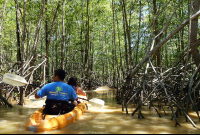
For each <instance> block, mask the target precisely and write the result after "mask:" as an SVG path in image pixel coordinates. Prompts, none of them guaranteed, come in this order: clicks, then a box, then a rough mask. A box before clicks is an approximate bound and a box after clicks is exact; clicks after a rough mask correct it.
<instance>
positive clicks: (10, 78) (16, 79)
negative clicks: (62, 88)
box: [3, 73, 104, 108]
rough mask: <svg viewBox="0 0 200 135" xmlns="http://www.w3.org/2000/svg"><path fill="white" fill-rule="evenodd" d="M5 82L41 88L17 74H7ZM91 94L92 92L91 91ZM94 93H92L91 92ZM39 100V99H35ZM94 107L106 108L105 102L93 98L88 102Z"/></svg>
mask: <svg viewBox="0 0 200 135" xmlns="http://www.w3.org/2000/svg"><path fill="white" fill-rule="evenodd" d="M3 82H5V83H7V84H10V85H13V86H24V85H33V86H36V87H40V86H37V85H34V84H29V83H28V82H27V81H26V80H25V79H24V78H23V77H21V76H19V75H15V74H11V73H5V74H4V76H3ZM97 91H98V92H100V91H101V92H102V90H94V92H97ZM89 92H90V91H89ZM91 92H92V91H91ZM80 99H83V100H87V99H84V98H80ZM34 100H37V99H34ZM87 101H88V102H89V103H90V104H91V105H92V106H96V107H100V108H101V107H103V106H104V101H103V100H101V99H97V98H93V99H90V100H87Z"/></svg>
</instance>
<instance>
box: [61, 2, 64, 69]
mask: <svg viewBox="0 0 200 135" xmlns="http://www.w3.org/2000/svg"><path fill="white" fill-rule="evenodd" d="M62 23H63V36H62V40H63V43H62V46H61V68H62V69H63V70H64V58H65V54H64V52H65V51H64V50H65V49H64V47H65V0H63V19H62Z"/></svg>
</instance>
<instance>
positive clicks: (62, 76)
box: [54, 69, 65, 80]
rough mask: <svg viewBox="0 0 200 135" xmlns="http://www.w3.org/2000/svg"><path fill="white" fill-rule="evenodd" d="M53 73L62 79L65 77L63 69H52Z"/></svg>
mask: <svg viewBox="0 0 200 135" xmlns="http://www.w3.org/2000/svg"><path fill="white" fill-rule="evenodd" d="M54 75H55V76H58V77H59V79H60V80H64V79H65V71H64V70H62V69H57V70H55V71H54Z"/></svg>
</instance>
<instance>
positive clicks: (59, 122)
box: [26, 101, 87, 132]
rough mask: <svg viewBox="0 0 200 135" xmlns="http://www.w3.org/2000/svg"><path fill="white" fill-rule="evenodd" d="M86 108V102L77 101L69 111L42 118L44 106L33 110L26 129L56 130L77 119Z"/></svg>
mask: <svg viewBox="0 0 200 135" xmlns="http://www.w3.org/2000/svg"><path fill="white" fill-rule="evenodd" d="M86 108H87V102H86V101H84V102H83V103H79V104H78V105H77V106H76V107H75V108H74V109H73V110H72V111H71V112H69V113H66V114H63V115H46V116H45V119H44V120H43V118H42V112H43V109H44V107H42V108H40V109H39V110H37V111H35V112H34V113H33V114H32V115H31V116H30V117H29V119H28V121H27V124H26V130H27V131H33V132H44V131H50V130H56V129H60V128H63V127H65V126H67V125H68V124H69V123H73V122H74V121H75V120H78V119H79V118H80V117H81V116H82V115H83V113H84V112H85V110H86Z"/></svg>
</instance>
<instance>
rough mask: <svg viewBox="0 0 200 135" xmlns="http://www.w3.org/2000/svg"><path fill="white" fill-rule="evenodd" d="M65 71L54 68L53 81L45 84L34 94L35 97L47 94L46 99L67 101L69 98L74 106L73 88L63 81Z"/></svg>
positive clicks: (75, 96) (75, 95)
mask: <svg viewBox="0 0 200 135" xmlns="http://www.w3.org/2000/svg"><path fill="white" fill-rule="evenodd" d="M64 79H65V71H64V70H62V69H58V70H55V72H54V75H53V80H54V82H52V83H49V84H46V85H45V86H43V87H42V88H41V90H39V91H38V92H37V93H36V94H35V98H36V99H37V98H42V97H44V96H47V99H53V100H62V101H67V102H69V99H70V100H72V101H74V102H73V104H74V105H75V106H76V105H77V102H76V99H77V94H76V92H75V91H74V89H73V88H72V87H71V86H69V85H68V84H66V83H65V82H64Z"/></svg>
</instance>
